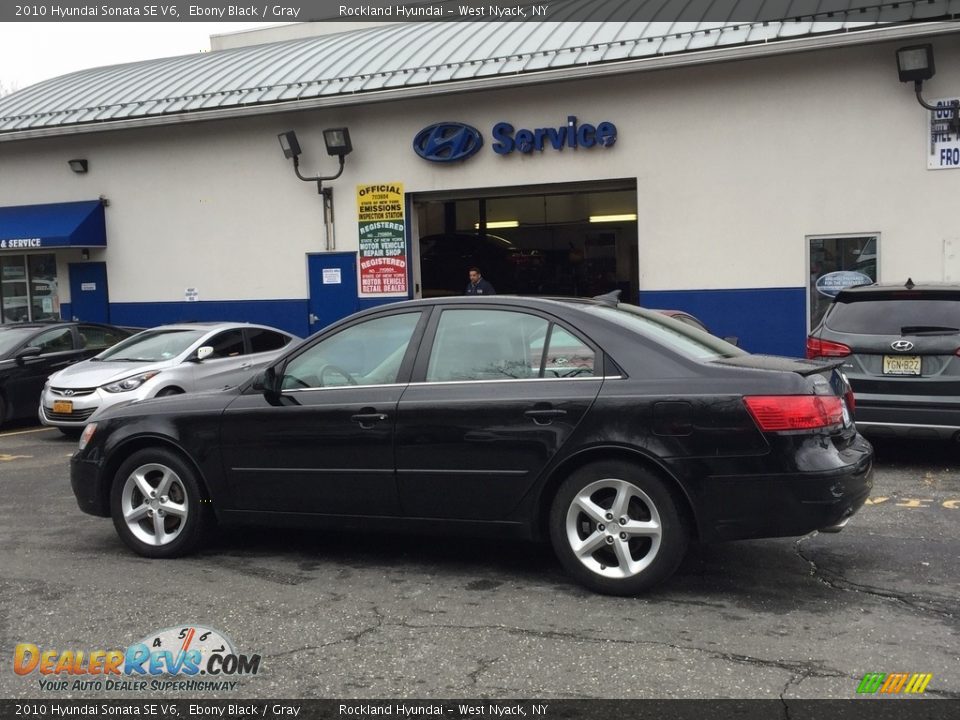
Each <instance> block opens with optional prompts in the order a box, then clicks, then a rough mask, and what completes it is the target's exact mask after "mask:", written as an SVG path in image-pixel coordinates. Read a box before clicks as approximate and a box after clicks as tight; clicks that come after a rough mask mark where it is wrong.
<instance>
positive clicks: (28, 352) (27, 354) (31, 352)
mask: <svg viewBox="0 0 960 720" xmlns="http://www.w3.org/2000/svg"><path fill="white" fill-rule="evenodd" d="M42 352H43V350H41V349H40V348H38V347H35V346H33V345H31V346H30V347H25V348H21V349H20V350H18V351H17V354H16V355H15V356H14V359H15V360H16V361H17V365H23V363H24V361H25V360H26V359H27V358H32V357H37V356H38V355H40V354H41V353H42Z"/></svg>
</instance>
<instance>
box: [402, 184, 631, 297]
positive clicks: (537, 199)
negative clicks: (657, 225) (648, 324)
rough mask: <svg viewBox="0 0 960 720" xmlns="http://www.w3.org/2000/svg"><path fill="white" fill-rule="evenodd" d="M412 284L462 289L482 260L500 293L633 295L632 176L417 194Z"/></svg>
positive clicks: (419, 288)
mask: <svg viewBox="0 0 960 720" xmlns="http://www.w3.org/2000/svg"><path fill="white" fill-rule="evenodd" d="M414 208H415V213H414V215H415V224H414V232H413V237H414V242H413V257H415V258H418V259H419V263H418V266H416V267H415V268H414V290H415V294H416V295H417V296H418V297H440V296H448V295H461V294H463V292H464V288H465V287H466V284H467V271H468V270H469V268H470V267H472V266H477V267H479V268H480V270H481V272H482V273H483V277H484V278H485V279H486V280H488V281H489V282H491V283H492V284H493V286H494V288H496V291H497V293H499V294H505V293H510V294H517V295H559V296H570V297H592V296H594V295H600V294H603V293H607V292H610V291H612V290H616V289H619V290H620V291H621V298H622V299H623V300H624V301H626V302H633V303H635V302H637V297H638V294H637V293H638V288H639V285H638V283H639V277H640V273H639V266H638V265H639V263H638V259H637V190H636V182H635V181H633V180H627V181H617V182H614V183H603V184H598V183H592V184H582V185H575V186H574V185H550V186H537V187H536V188H531V187H524V188H496V189H491V190H481V191H472V192H463V193H460V194H458V195H457V196H450V195H448V194H418V195H417V196H416V197H415V198H414Z"/></svg>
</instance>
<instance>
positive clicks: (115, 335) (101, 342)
mask: <svg viewBox="0 0 960 720" xmlns="http://www.w3.org/2000/svg"><path fill="white" fill-rule="evenodd" d="M77 330H78V331H79V333H80V347H81V348H87V349H88V350H89V349H92V350H103V349H105V348H108V347H110V346H112V345H116V344H117V343H118V342H120V341H121V340H123V339H124V338H125V337H129V336H128V335H126V334H124V333H121V332H118V331H116V330H112V329H111V328H106V327H98V326H96V325H78V326H77Z"/></svg>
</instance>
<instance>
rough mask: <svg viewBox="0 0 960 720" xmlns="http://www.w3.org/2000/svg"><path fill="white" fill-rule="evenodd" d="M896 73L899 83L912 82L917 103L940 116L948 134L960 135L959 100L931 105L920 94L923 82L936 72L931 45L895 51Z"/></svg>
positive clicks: (910, 46)
mask: <svg viewBox="0 0 960 720" xmlns="http://www.w3.org/2000/svg"><path fill="white" fill-rule="evenodd" d="M897 72H898V73H899V75H900V82H912V83H913V89H914V90H915V91H916V93H917V102H919V103H920V104H921V105H922V106H923V107H925V108H926V109H927V110H930V111H931V112H936V113H939V114H940V119H942V120H943V121H944V122H946V124H947V127H948V128H949V132H952V133H956V134H960V100H954V101H953V102H952V103H951V104H949V105H941V106H937V105H931V104H930V103H928V102H927V101H926V100H924V99H923V96H922V95H921V94H920V93H921V91H922V90H923V81H924V80H929V79H930V78H932V77H933V76H934V75H935V74H936V72H937V69H936V66H935V65H934V63H933V45H931V44H929V43H926V44H924V45H909V46H907V47H902V48H900V49H899V50H897Z"/></svg>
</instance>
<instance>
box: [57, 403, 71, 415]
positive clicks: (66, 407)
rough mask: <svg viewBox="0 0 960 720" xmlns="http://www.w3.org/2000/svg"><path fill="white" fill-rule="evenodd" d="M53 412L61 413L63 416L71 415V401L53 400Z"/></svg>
mask: <svg viewBox="0 0 960 720" xmlns="http://www.w3.org/2000/svg"><path fill="white" fill-rule="evenodd" d="M53 411H54V412H55V413H62V414H63V415H71V414H73V401H72V400H54V401H53Z"/></svg>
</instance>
